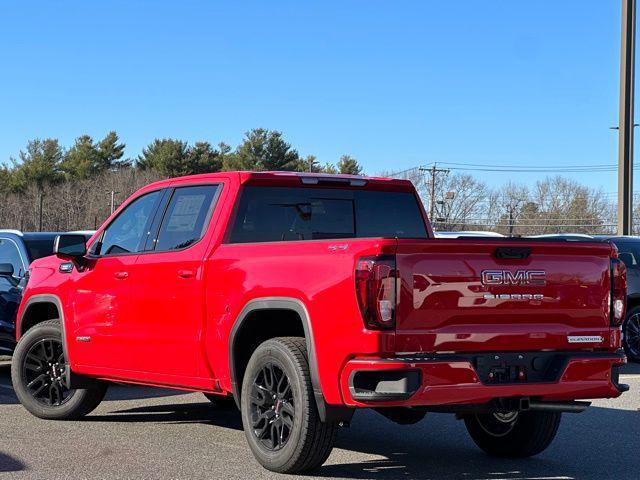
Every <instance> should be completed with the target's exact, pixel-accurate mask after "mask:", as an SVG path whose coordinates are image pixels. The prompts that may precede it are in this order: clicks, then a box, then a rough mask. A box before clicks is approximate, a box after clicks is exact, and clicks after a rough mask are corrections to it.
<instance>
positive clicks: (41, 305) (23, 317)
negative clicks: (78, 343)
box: [16, 294, 69, 360]
mask: <svg viewBox="0 0 640 480" xmlns="http://www.w3.org/2000/svg"><path fill="white" fill-rule="evenodd" d="M54 315H55V316H54ZM56 318H58V319H60V328H61V329H62V348H63V351H64V355H65V358H67V360H68V359H69V357H68V353H67V336H66V332H65V325H64V323H65V322H64V310H63V308H62V302H61V301H60V298H59V297H58V296H57V295H52V294H41V295H33V296H32V297H29V298H28V299H27V301H26V302H25V304H24V307H23V308H22V311H21V313H20V318H19V320H18V324H17V325H16V326H17V328H18V331H17V333H18V340H19V339H20V337H22V336H23V335H24V334H25V333H26V332H27V330H29V329H30V328H33V327H35V326H36V325H38V324H39V323H42V322H46V321H47V320H54V319H56Z"/></svg>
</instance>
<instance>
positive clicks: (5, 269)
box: [0, 263, 13, 277]
mask: <svg viewBox="0 0 640 480" xmlns="http://www.w3.org/2000/svg"><path fill="white" fill-rule="evenodd" d="M0 277H13V265H11V264H10V263H0Z"/></svg>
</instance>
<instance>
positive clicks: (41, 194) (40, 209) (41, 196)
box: [38, 190, 44, 232]
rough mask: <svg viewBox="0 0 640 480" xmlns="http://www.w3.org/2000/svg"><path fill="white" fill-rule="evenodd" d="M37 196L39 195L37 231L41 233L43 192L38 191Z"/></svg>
mask: <svg viewBox="0 0 640 480" xmlns="http://www.w3.org/2000/svg"><path fill="white" fill-rule="evenodd" d="M39 194H40V198H39V203H40V208H39V213H38V231H39V232H41V231H42V207H43V206H44V192H43V191H42V190H40V192H39Z"/></svg>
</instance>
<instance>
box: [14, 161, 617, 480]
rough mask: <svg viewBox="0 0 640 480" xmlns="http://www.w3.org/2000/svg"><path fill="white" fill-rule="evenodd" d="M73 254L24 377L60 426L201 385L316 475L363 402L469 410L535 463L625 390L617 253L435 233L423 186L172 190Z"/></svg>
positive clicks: (233, 183) (45, 305) (598, 246)
mask: <svg viewBox="0 0 640 480" xmlns="http://www.w3.org/2000/svg"><path fill="white" fill-rule="evenodd" d="M55 251H56V255H55V256H52V257H47V258H44V259H41V260H38V261H36V262H34V263H33V264H32V266H31V271H30V277H29V282H28V285H27V287H26V290H25V293H24V298H23V301H22V303H21V306H20V308H19V312H18V324H17V337H18V340H19V342H18V345H17V348H16V351H15V355H14V357H13V364H12V378H13V385H14V387H15V391H16V394H17V396H18V398H19V399H20V401H21V402H22V404H23V405H24V406H25V407H26V408H27V410H29V411H30V412H31V413H33V414H34V415H37V416H39V417H42V418H48V419H72V418H79V417H81V416H83V415H85V414H87V413H89V412H90V411H92V410H93V409H94V408H95V407H96V406H97V405H98V404H99V403H100V401H101V400H102V398H103V396H104V393H105V389H106V385H107V382H109V381H117V382H128V383H134V384H143V385H153V386H162V387H172V388H179V389H184V390H191V391H199V392H203V393H204V394H205V395H206V396H207V398H209V399H210V400H212V401H213V402H214V404H218V405H219V406H224V405H225V404H230V403H233V404H235V405H237V407H238V408H239V409H240V411H241V414H242V420H243V424H244V429H245V432H246V437H247V441H248V443H249V446H250V448H251V450H252V451H253V453H254V455H255V457H256V458H257V460H258V461H259V462H260V463H261V464H262V465H264V466H265V467H266V468H268V469H270V470H273V471H278V472H301V471H306V470H310V469H313V468H315V467H318V466H320V465H321V464H322V463H323V462H324V461H325V460H326V458H327V457H328V455H329V453H330V452H331V449H332V446H333V443H334V440H335V436H336V430H337V428H338V427H339V426H340V425H347V424H348V423H349V421H350V419H351V416H352V414H353V412H354V410H355V409H357V408H373V409H375V410H376V411H377V412H379V413H381V414H382V415H384V416H386V417H388V418H389V419H391V420H393V421H395V422H397V423H401V424H407V423H413V422H417V421H419V420H421V419H422V418H423V417H424V415H425V413H426V412H430V411H434V412H451V413H455V414H457V415H458V416H459V417H460V418H461V419H463V420H464V422H465V424H466V426H467V428H468V430H469V433H470V434H471V437H472V438H473V440H474V441H475V442H476V443H477V445H478V446H479V447H480V448H482V449H484V450H485V451H486V452H488V453H489V454H492V455H500V456H511V457H522V456H530V455H535V454H537V453H539V452H541V451H543V450H544V449H545V448H546V447H547V446H548V445H549V444H550V443H551V441H552V440H553V438H554V436H555V434H556V431H557V429H558V425H559V423H560V417H561V414H562V413H563V412H578V411H581V410H584V409H585V408H586V406H587V405H588V403H587V402H584V401H578V400H582V399H590V398H608V397H617V396H619V395H620V394H621V392H623V391H625V390H626V388H627V386H626V385H622V384H620V383H619V381H618V379H619V376H618V369H619V367H620V365H622V364H623V363H625V361H626V360H625V357H624V354H623V352H622V351H621V349H620V340H621V339H620V336H621V334H620V323H621V322H622V320H623V318H624V313H625V312H624V310H625V291H626V276H625V270H624V266H623V265H622V263H621V262H620V261H619V260H618V259H617V254H616V249H615V247H613V246H612V245H610V244H608V243H601V242H597V243H596V242H589V241H585V242H566V241H561V240H552V241H549V240H532V239H526V240H525V239H518V238H505V239H474V238H466V239H435V238H434V237H433V233H432V231H431V228H430V226H429V223H428V221H427V217H426V215H425V212H424V209H423V207H422V204H421V202H420V199H419V197H418V196H417V194H416V191H415V190H414V188H413V186H412V185H411V183H409V182H407V181H401V180H391V179H383V178H367V177H353V176H344V175H343V176H331V175H314V174H297V173H278V172H273V173H269V172H263V173H249V172H228V173H219V174H207V175H197V176H190V177H184V178H175V179H170V180H165V181H161V182H158V183H154V184H152V185H149V186H147V187H145V188H143V189H141V190H140V191H138V192H137V193H136V194H134V195H133V196H132V197H131V198H130V199H129V200H127V201H126V202H125V203H124V204H123V205H122V206H121V207H120V208H119V209H118V210H117V211H116V212H115V213H114V214H113V215H112V216H111V217H110V218H109V219H108V220H107V221H106V222H105V224H104V225H103V226H102V227H101V228H100V229H99V230H98V231H97V232H96V234H95V235H94V236H93V237H92V238H91V239H90V240H89V241H88V242H87V243H86V244H85V238H84V237H82V236H75V235H61V236H59V237H58V239H57V242H56V250H55Z"/></svg>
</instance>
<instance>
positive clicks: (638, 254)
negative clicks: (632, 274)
mask: <svg viewBox="0 0 640 480" xmlns="http://www.w3.org/2000/svg"><path fill="white" fill-rule="evenodd" d="M614 243H615V244H616V247H618V257H619V258H620V260H622V263H624V265H625V267H627V268H638V267H640V242H614Z"/></svg>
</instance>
